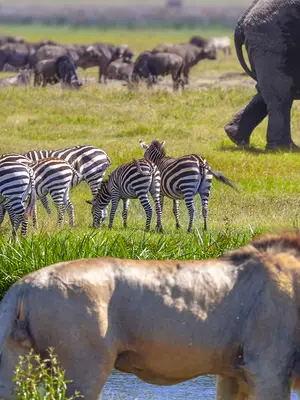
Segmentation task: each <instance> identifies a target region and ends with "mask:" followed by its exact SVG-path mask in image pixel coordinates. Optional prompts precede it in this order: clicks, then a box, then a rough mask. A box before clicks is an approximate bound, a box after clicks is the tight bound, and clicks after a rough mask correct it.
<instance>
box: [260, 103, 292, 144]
mask: <svg viewBox="0 0 300 400" xmlns="http://www.w3.org/2000/svg"><path fill="white" fill-rule="evenodd" d="M292 104H293V101H292V100H289V101H281V100H280V99H278V98H274V99H272V101H270V103H269V104H268V108H269V123H268V130H267V146H266V148H267V149H276V148H278V147H283V148H284V147H285V148H290V147H293V145H292V137H291V108H292Z"/></svg>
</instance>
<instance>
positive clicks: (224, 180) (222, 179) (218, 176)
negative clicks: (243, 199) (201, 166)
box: [209, 168, 238, 192]
mask: <svg viewBox="0 0 300 400" xmlns="http://www.w3.org/2000/svg"><path fill="white" fill-rule="evenodd" d="M209 172H210V173H211V174H212V175H213V176H214V177H215V178H216V179H217V180H218V181H220V182H222V183H225V185H228V186H230V187H231V188H232V189H233V190H235V191H236V192H238V189H237V188H236V187H235V186H234V184H233V183H232V182H231V180H230V179H228V178H226V176H224V175H223V174H222V173H221V172H218V171H215V170H213V169H211V168H210V169H209Z"/></svg>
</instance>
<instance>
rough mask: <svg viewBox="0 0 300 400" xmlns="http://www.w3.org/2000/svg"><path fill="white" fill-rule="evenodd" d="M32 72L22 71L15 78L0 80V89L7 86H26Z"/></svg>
mask: <svg viewBox="0 0 300 400" xmlns="http://www.w3.org/2000/svg"><path fill="white" fill-rule="evenodd" d="M31 76H32V71H31V70H28V69H24V70H23V71H21V72H20V73H19V75H17V76H9V77H7V78H2V79H0V87H1V88H3V87H9V86H28V85H29V84H30V81H31Z"/></svg>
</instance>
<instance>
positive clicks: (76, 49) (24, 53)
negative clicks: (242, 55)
mask: <svg viewBox="0 0 300 400" xmlns="http://www.w3.org/2000/svg"><path fill="white" fill-rule="evenodd" d="M230 46H231V43H230V39H229V38H228V37H221V38H213V39H210V40H207V39H204V38H201V37H198V36H196V37H192V38H191V39H190V41H189V43H180V44H167V43H164V44H160V45H158V46H156V47H155V48H154V49H152V50H150V51H145V52H143V53H141V54H139V55H138V56H137V58H136V60H135V61H133V57H134V53H133V51H132V50H131V49H130V48H129V47H128V46H127V45H125V44H124V45H119V46H115V45H111V44H107V43H92V44H90V45H63V44H59V43H55V42H53V41H51V40H46V41H41V42H39V43H29V42H26V41H25V40H24V39H22V38H15V37H10V36H3V37H0V71H21V72H20V75H19V76H18V77H12V78H3V79H1V80H0V87H3V86H14V85H28V84H29V83H30V76H31V75H32V74H33V76H34V85H35V86H42V87H44V86H46V85H47V84H56V83H58V82H61V84H62V86H64V87H65V86H67V87H71V88H79V87H80V86H81V85H82V82H81V80H80V79H79V78H78V75H77V68H82V69H84V70H85V69H87V68H91V67H99V77H98V81H99V83H101V82H102V80H104V83H106V82H107V81H108V80H112V79H114V80H121V81H124V82H126V83H127V84H128V86H129V87H131V85H132V84H134V83H135V84H137V83H138V82H139V81H140V80H146V82H147V84H148V86H152V85H153V84H155V83H157V82H158V76H166V75H171V76H172V80H173V87H174V90H177V89H178V88H179V87H182V88H183V87H184V85H185V84H187V83H188V79H189V71H190V69H191V68H192V67H193V66H195V65H196V64H197V63H198V62H199V61H200V60H203V59H210V60H215V59H216V58H217V51H218V50H222V51H223V52H224V55H225V57H227V55H228V54H230ZM24 76H26V79H25V78H24Z"/></svg>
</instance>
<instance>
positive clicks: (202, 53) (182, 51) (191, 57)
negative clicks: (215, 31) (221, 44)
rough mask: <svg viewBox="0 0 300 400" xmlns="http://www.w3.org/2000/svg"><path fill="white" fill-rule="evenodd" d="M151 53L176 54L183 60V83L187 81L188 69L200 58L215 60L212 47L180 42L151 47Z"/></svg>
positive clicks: (215, 54) (215, 55) (214, 52)
mask: <svg viewBox="0 0 300 400" xmlns="http://www.w3.org/2000/svg"><path fill="white" fill-rule="evenodd" d="M153 53H172V54H177V55H178V56H180V57H182V58H183V60H184V64H185V66H184V71H183V75H184V83H185V84H188V83H189V73H190V69H191V68H192V67H193V66H195V65H196V64H198V62H199V61H200V60H204V59H208V60H216V59H217V52H216V50H215V49H214V48H210V47H208V48H205V49H202V48H199V47H197V46H194V45H192V44H189V43H181V44H160V45H158V46H157V47H155V48H154V49H153Z"/></svg>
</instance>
